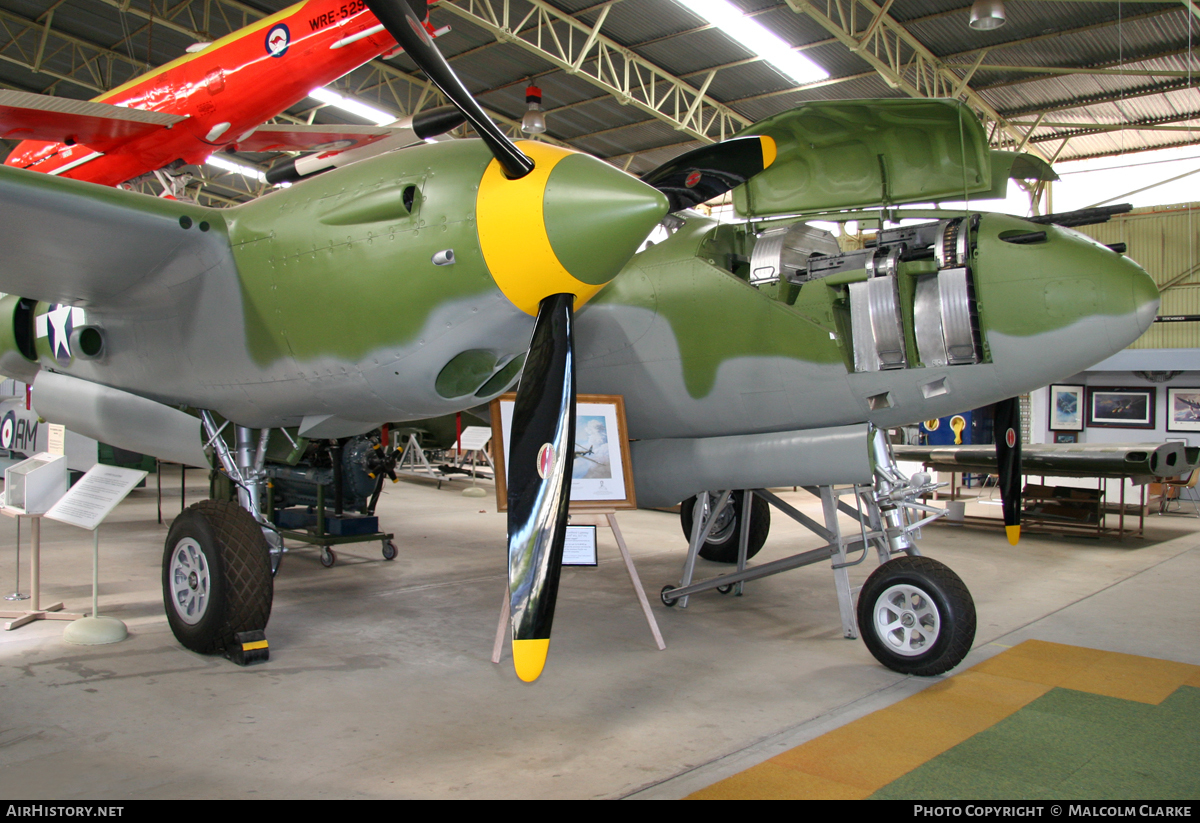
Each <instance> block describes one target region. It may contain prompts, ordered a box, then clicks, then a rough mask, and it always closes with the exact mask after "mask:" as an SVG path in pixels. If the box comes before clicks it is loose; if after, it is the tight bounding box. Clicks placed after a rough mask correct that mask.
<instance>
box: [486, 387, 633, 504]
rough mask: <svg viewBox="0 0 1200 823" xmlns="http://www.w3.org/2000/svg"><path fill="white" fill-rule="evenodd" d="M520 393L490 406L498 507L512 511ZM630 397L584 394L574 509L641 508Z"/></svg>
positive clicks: (578, 417)
mask: <svg viewBox="0 0 1200 823" xmlns="http://www.w3.org/2000/svg"><path fill="white" fill-rule="evenodd" d="M516 397H517V396H516V394H514V393H512V392H509V393H508V394H503V395H501V396H500V397H497V398H496V399H495V400H493V401H492V403H491V412H492V443H493V444H494V448H495V449H496V454H495V455H494V459H495V461H496V506H497V508H498V510H499V511H507V510H508V484H507V482H506V478H507V476H508V471H507V469H508V462H507V457H506V455H507V454H508V451H509V436H510V433H511V432H512V416H513V404H514V402H515V400H516ZM636 508H637V500H636V498H635V497H634V491H633V464H632V463H631V462H630V459H629V432H628V429H627V428H626V425H625V398H624V397H622V396H621V395H619V394H581V395H579V396H578V397H577V398H576V404H575V461H574V465H573V468H572V470H571V511H581V510H587V509H636Z"/></svg>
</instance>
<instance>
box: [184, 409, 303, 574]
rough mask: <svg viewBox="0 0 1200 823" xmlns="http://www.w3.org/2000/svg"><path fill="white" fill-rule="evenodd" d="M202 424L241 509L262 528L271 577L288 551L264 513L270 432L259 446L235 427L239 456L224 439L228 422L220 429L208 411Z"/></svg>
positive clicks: (250, 432) (260, 439) (244, 430)
mask: <svg viewBox="0 0 1200 823" xmlns="http://www.w3.org/2000/svg"><path fill="white" fill-rule="evenodd" d="M200 420H201V422H202V423H203V425H204V436H205V437H206V438H207V442H206V443H205V445H207V446H212V448H213V452H214V453H215V454H216V456H217V461H218V462H219V463H220V464H221V470H222V471H223V472H225V474H226V476H228V477H229V479H230V480H231V481H232V482H233V484H234V485H235V486H236V487H237V496H238V505H240V506H241V507H242V508H243V509H245V510H246V511H248V512H250V516H251V517H253V518H254V519H255V520H256V521H257V522H258V525H259V526H260V527H261V528H262V532H263V537H264V538H265V539H266V541H267V546H268V548H269V549H270V552H271V573H272V574H274V573H275V571H276V570H278V568H279V562H280V560H282V558H283V553H284V552H285V551H286V549H285V548H284V545H283V538H282V537H281V536H280V534H279V530H278V529H277V528H275V525H274V524H273V523H272V522H271V521H270V518H268V517H267V512H266V509H265V503H266V498H267V495H266V490H267V473H266V471H265V470H264V468H263V466H264V464H265V463H266V458H267V443H268V442H269V441H270V438H271V430H270V429H260V430H259V435H258V443H257V446H256V444H255V442H254V429H251V428H248V427H246V426H239V425H237V424H236V423H235V424H234V439H235V442H236V443H237V454H236V455H235V454H234V453H233V452H232V451H230V448H229V444H227V443H226V442H225V438H224V437H222V436H221V435H222V432H223V431H224V429H225V427H226V426H228V425H229V421H228V420H227V421H225V422H224V423H222V424H221V425H220V426H218V425H217V422H216V419H215V418H214V417H213V413H212V412H211V411H209V410H208V409H201V410H200Z"/></svg>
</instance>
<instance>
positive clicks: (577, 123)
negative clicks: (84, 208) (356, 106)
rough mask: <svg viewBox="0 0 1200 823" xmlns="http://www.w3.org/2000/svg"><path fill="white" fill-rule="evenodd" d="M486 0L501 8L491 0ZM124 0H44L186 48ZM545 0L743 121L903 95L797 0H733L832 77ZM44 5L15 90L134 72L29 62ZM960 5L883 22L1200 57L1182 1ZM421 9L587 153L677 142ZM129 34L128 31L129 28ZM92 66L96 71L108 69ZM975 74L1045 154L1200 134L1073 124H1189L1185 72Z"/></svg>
mask: <svg viewBox="0 0 1200 823" xmlns="http://www.w3.org/2000/svg"><path fill="white" fill-rule="evenodd" d="M490 1H491V2H493V3H495V4H496V6H497V8H499V6H500V3H501V2H502V0H490ZM129 2H130V6H129V8H130V11H129V12H128V13H125V14H122V12H121V11H120V10H119V9H118V8H115V7H113V6H111V5H109V4H108V3H106V2H101V0H65V2H63V3H61V4H60V5H58V6H56V7H55V16H54V20H53V28H54V31H61V32H64V33H68V34H70V35H72V36H74V37H78V38H80V39H81V40H83V41H87V42H91V43H94V44H96V46H98V47H101V48H104V49H110V50H113V51H116V52H117V53H118V54H123V55H126V56H128V54H129V52H130V50H132V54H133V60H134V61H136V63H137V64H138V66H144V65H146V64H147V63H149V64H150V65H161V64H162V63H165V62H167V61H168V60H170V59H173V58H175V57H177V56H179V55H180V54H182V53H183V49H184V48H185V47H186V46H187V45H188V44H190V43H191V42H192V39H191V38H189V37H188V36H187V35H186V34H184V33H181V32H177V31H174V30H172V29H171V27H169V26H167V25H165V24H163V23H161V22H160V23H159V24H157V25H153V26H150V25H148V24H147V21H146V20H145V18H144V16H139V15H138V14H136V13H135V10H137V9H145V8H147V3H148V0H129ZM250 2H251V6H250V7H256V8H260V9H261V10H262V11H263V12H264V13H269V12H272V11H277V10H279V9H282V8H283V7H284V6H286V5H287V3H288V0H250ZM442 2H443V3H450V2H454V3H457V4H459V5H460V7H464V8H465V7H466V6H467V4H468V0H442ZM475 2H477V3H480V2H484V0H475ZM546 2H548V3H549V5H551V6H552V7H554V8H557V9H559V10H561V11H563V12H564V13H567V14H576V15H578V19H579V20H580V21H582V22H583V23H584V24H585V25H588V26H590V25H591V24H592V23H594V22H595V21H596V20H597V19H598V18H599V15H600V14H601V13H602V10H603V9H605V8H608V9H609V11H608V13H607V16H606V19H605V22H604V27H603V31H602V32H601V33H602V35H603V36H604V37H605V38H607V39H608V40H609V41H612V42H615V43H616V44H617V45H619V46H620V47H622V48H624V49H628V50H629V51H631V52H632V53H634V54H637V55H639V56H640V57H641V58H643V59H645V60H647V61H649V62H650V63H652V64H654V65H656V66H658V67H659V68H660V69H661V70H662V71H663V72H665V73H666V74H668V75H672V76H675V77H679V78H680V79H681V80H683V82H685V83H687V84H689V85H691V86H692V87H699V86H700V85H701V84H703V83H704V80H705V78H706V76H707V74H708V73H709V72H710V71H712V70H714V69H717V73H716V75H715V76H714V78H713V80H712V82H711V84H710V85H709V86H708V90H707V94H708V96H709V98H710V99H712V100H715V101H718V102H720V103H723V104H726V105H728V106H729V107H730V108H732V109H733V110H734V111H736V112H737V113H738V114H739V115H741V116H742V117H744V118H746V119H747V120H750V121H754V120H758V119H762V118H764V117H769V116H771V115H774V114H777V113H779V112H781V111H784V110H786V109H788V108H790V107H794V106H796V105H800V104H801V103H803V102H805V101H808V100H829V99H851V98H858V97H895V96H898V95H900V94H901V92H899V91H897V90H896V89H895V88H893V87H891V86H889V85H888V84H887V83H886V82H885V81H884V80H883V79H882V78H881V77H880V76H879V75H877V74H876V73H874V72H873V70H872V69H871V68H870V65H869V64H868V63H867V62H866V61H865V60H864V59H863V57H862V56H861V55H859V54H857V53H855V52H854V51H853V50H851V49H848V48H847V47H846V46H845V45H843V44H842V43H841V42H838V41H837V40H836V39H835V38H834V37H833V35H832V34H831V33H830V32H828V31H827V30H826V29H824V28H823V27H822V26H821V25H819V23H818V22H817V21H816V19H814V18H813V17H810V16H808V15H805V14H797V13H795V12H793V11H792V10H791V8H790V7H789V6H788V5H787V4H786V3H784V2H781V0H733V2H734V3H735V5H737V6H738V7H740V8H741V9H743V10H745V11H748V12H751V13H752V14H753V15H754V19H755V20H757V21H758V22H759V23H761V24H762V25H763V26H765V27H767V28H768V29H769V30H771V31H774V32H775V33H776V34H777V35H778V36H779V37H781V38H782V39H783V40H784V41H785V42H787V43H789V44H790V45H792V46H793V47H795V48H800V49H802V52H803V54H805V56H807V57H808V58H810V59H812V60H813V61H814V62H816V63H817V64H818V65H820V66H822V67H824V68H825V69H826V70H827V71H829V72H830V74H831V75H832V76H831V78H830V80H829V81H827V82H825V83H823V84H819V85H814V86H806V87H802V88H799V89H797V88H795V86H794V85H793V84H792V82H791V81H789V80H787V79H786V78H784V76H783V75H781V74H780V73H779V72H778V71H776V70H775V69H773V68H771V67H770V66H768V65H767V64H765V63H763V62H762V61H760V60H755V59H754V58H753V56H752V55H751V54H750V53H749V52H748V51H747V50H746V49H745V48H744V47H742V46H740V45H738V44H737V43H735V42H734V41H732V40H731V39H730V38H729V37H727V36H726V35H725V34H723V33H722V32H720V31H718V30H715V29H713V28H711V27H707V26H706V25H705V24H704V23H703V21H702V20H700V19H699V18H698V17H696V15H694V14H693V13H691V12H689V11H687V10H686V9H684V8H683V7H682V6H681V5H680V4H679V3H677V2H675V0H615V2H612V3H608V4H606V3H604V2H597V0H546ZM192 3H193V5H192V6H190V7H189V6H186V5H184V4H183V3H173V4H172V5H171V7H170V8H171V14H172V15H173V20H174V21H175V23H177V24H180V25H183V26H185V27H186V26H189V25H201V24H202V21H203V20H205V19H208V21H209V26H210V29H211V31H210V34H211V35H212V36H213V37H218V36H220V35H222V34H225V33H227V31H228V30H229V29H230V28H232V27H237V26H240V25H242V24H243V23H244V22H245V21H248V20H250V19H252V17H246V16H245V15H243V14H242V13H241V12H238V11H235V10H232V9H231V8H230V7H225V6H221V5H220V2H219V0H210V5H209V7H208V13H209V17H208V18H205V16H204V15H205V7H204V0H192ZM46 8H47V3H46V0H0V11H3V12H7V13H10V14H11V15H15V16H16V18H18V19H24V20H26V21H29V22H28V23H26V24H21V23H19V22H13V21H12V20H11V19H9V20H6V21H3V26H0V57H6V58H8V59H0V86H7V87H14V88H18V89H22V90H26V91H45V90H48V89H52V90H53V92H54V93H56V94H60V95H64V96H68V97H82V98H86V97H91V96H93V94H94V92H92V91H90V90H89V89H88V88H87V87H86V85H84V84H74V83H72V82H71V80H70V79H69V78H70V77H71V76H72V75H73V74H78V75H79V76H81V79H84V80H86V82H87V83H94V84H98V85H100V86H102V87H112V86H115V85H117V84H119V83H121V82H123V81H125V80H127V79H129V77H130V76H132V75H133V74H134V72H135V71H136V70H137V69H135V68H134V67H133V66H131V65H130V64H129V62H128V61H121V60H118V61H117V62H116V63H115V64H114V67H113V69H112V71H111V74H106V75H103V76H101V77H99V78H97V77H96V76H94V75H92V74H91V73H90V71H89V69H87V68H86V67H83V63H82V62H81V60H80V58H79V56H78V55H74V54H72V53H71V50H69V49H62V48H58V49H55V48H50V49H48V50H47V51H46V52H45V53H44V54H43V58H42V63H41V65H40V67H39V68H40V70H39V72H34V71H32V70H31V68H30V66H29V65H28V64H29V63H30V62H31V61H32V55H33V54H35V53H36V51H37V45H38V40H39V38H40V32H41V21H40V20H39V18H40V16H41V15H43V13H44V12H45V11H46ZM530 8H531V5H530V0H511V16H510V20H511V21H512V23H513V24H514V25H515V24H516V22H517V21H519V20H521V19H522V18H524V17H525V15H526V13H527V12H528V11H529V9H530ZM820 8H822V9H825V8H828V9H830V13H831V14H833V15H835V16H836V14H837V12H836V10H835V8H840V9H842V10H853V11H854V15H855V17H854V19H855V31H856V32H858V33H861V32H862V31H863V30H864V29H865V27H866V26H867V25H868V24H869V22H870V19H871V13H870V10H868V9H866V8H865V7H862V6H856V5H855V0H840V5H838V6H836V7H834V6H826V5H825V4H820ZM875 8H878V6H876V7H875ZM969 8H970V0H895V2H894V3H893V4H892V5H891V6H890V7H889V10H888V13H889V16H890V17H891V18H892V19H893V20H894V21H897V22H898V23H900V24H903V25H904V26H906V27H907V29H908V31H909V32H910V33H911V34H912V36H913V37H915V38H916V39H917V40H918V41H919V42H920V43H921V44H922V45H923V46H924V47H925V48H926V49H928V51H929V52H931V53H932V54H934V55H939V56H941V57H942V58H943V59H945V60H946V61H947V62H948V64H949V65H950V66H951V67H952V69H953V70H954V71H956V72H959V73H962V72H965V71H967V70H968V68H969V67H970V66H971V65H973V64H974V62H975V60H976V58H977V57H978V56H979V50H980V49H983V48H986V49H988V52H987V54H986V55H985V57H984V62H985V63H987V64H989V65H996V66H1003V65H1008V66H1048V67H1057V68H1077V67H1116V66H1124V67H1125V68H1126V69H1140V70H1153V71H1188V70H1192V71H1195V72H1196V74H1197V75H1200V59H1198V58H1197V53H1198V48H1200V20H1198V19H1196V18H1195V17H1194V16H1192V15H1191V14H1189V12H1188V10H1187V9H1186V8H1185V7H1183V6H1182V4H1180V3H1178V2H1164V3H1140V2H1127V3H1115V2H1086V1H1081V2H1070V0H1064V1H1063V2H1019V1H1014V2H1009V3H1008V8H1007V23H1006V25H1005V26H1003V27H1002V28H999V29H996V30H993V31H990V32H979V31H974V30H972V29H970V28H969V27H968V26H967V18H968V14H969ZM222 9H225V11H226V14H227V16H228V20H227V21H226V18H225V17H223V16H222V14H221V13H220V12H221V10H222ZM159 13H161V12H159ZM431 19H432V20H433V22H434V24H435V25H439V26H440V25H446V24H449V25H450V26H451V31H450V32H449V33H448V34H446V35H445V36H444V37H442V38H440V39H439V40H438V47H439V48H440V49H442V51H443V53H445V54H447V55H448V56H449V57H450V60H451V64H452V65H453V66H454V68H455V70H456V71H457V72H458V73H459V75H460V76H461V77H462V79H463V82H464V84H465V85H466V86H467V88H468V89H469V90H471V91H472V92H473V93H475V94H477V95H478V96H479V98H480V101H481V102H482V103H483V104H484V105H485V106H486V107H488V108H489V109H491V110H493V111H496V112H497V113H499V114H502V115H504V116H505V117H508V118H511V119H519V118H520V116H521V115H522V113H523V112H524V110H525V102H524V86H525V83H526V81H527V80H528V79H530V78H532V79H533V80H534V82H536V83H537V84H538V85H539V86H541V88H542V89H543V91H544V94H545V105H546V108H547V110H548V116H547V121H548V124H549V132H548V135H549V136H551V137H554V138H557V139H560V140H566V141H569V142H570V143H571V144H572V145H575V146H577V147H579V148H581V149H584V150H586V151H593V152H595V153H597V154H599V155H601V156H604V157H624V156H627V155H629V154H630V153H636V152H647V155H646V156H647V157H658V156H659V155H661V154H664V153H669V152H672V151H674V152H678V151H682V150H683V146H684V144H685V143H687V141H688V139H689V138H687V136H686V135H685V134H682V133H680V132H679V131H678V130H677V129H676V128H674V126H673V125H672V124H671V123H668V122H664V121H662V120H659V119H656V118H654V117H653V116H652V115H651V114H649V113H648V112H646V111H645V110H643V109H641V108H639V107H637V106H634V105H621V104H620V103H619V102H618V101H616V100H615V99H614V98H613V97H611V96H609V95H608V93H607V92H606V91H605V90H604V89H602V88H600V87H598V86H597V85H596V84H595V83H593V82H591V81H590V80H589V79H588V78H587V77H586V76H584V75H583V74H571V73H569V72H565V71H563V70H561V69H559V68H557V67H556V66H555V65H553V64H552V63H551V62H549V61H548V60H547V59H546V58H545V56H543V55H539V54H536V53H534V52H533V51H530V50H529V49H527V48H525V47H523V46H521V45H519V44H516V43H512V42H498V41H497V39H496V37H495V36H494V35H493V34H492V33H491V32H490V31H488V30H486V29H484V28H482V27H480V26H478V25H475V24H473V23H471V22H470V21H468V20H466V19H463V18H462V17H460V16H459V15H457V14H454V13H451V12H449V11H448V10H446V9H439V8H438V6H437V5H434V6H433V7H432V16H431ZM528 25H529V24H528V23H527V26H528ZM558 26H559V28H558V31H560V32H564V33H565V31H566V27H565V24H561V23H560V24H558ZM130 33H132V34H133V36H132V38H131V40H130V41H129V42H126V41H125V38H126V36H127V34H130ZM521 34H522V36H526V37H532V36H534V34H535V33H534V32H532V31H530V30H528V29H526V31H524V32H522V33H521ZM543 34H545V32H543ZM14 36H16V39H15V40H14V39H13V38H14ZM572 37H573V38H575V43H576V44H578V43H579V42H582V39H583V38H585V37H586V34H585V33H581V32H580V31H578V30H576V31H575V33H574V34H573V35H572ZM909 56H910V55H909V54H908V53H907V51H906V52H904V54H903V55H902V57H903V59H904V60H908V58H909ZM618 62H619V61H618ZM387 63H388V64H389V65H391V66H394V67H395V68H397V69H399V70H400V71H403V72H406V73H408V74H411V75H415V76H419V74H418V72H417V70H416V68H415V66H414V65H413V63H412V62H411V60H409V59H408V58H407V57H405V56H403V55H401V56H399V57H396V58H393V59H391V60H390V61H387ZM93 65H94V66H98V65H101V63H95V64H93ZM589 65H590V64H589ZM617 68H618V69H619V68H620V67H619V66H618V67H617ZM104 70H105V71H108V69H107V68H105V69H104ZM585 73H586V69H585ZM370 76H372V72H371V70H368V69H362V70H359V71H358V72H355V73H352V74H351V75H350V76H349V77H347V78H345V79H344V80H343V81H341V82H339V84H338V85H339V87H341V88H345V89H355V88H359V87H360V86H362V85H363V84H364V81H365V79H366V78H368V77H370ZM392 84H393V88H392V89H387V88H382V89H377V90H375V91H367V92H364V95H365V96H367V97H375V98H377V99H380V100H382V101H383V102H384V103H386V102H387V101H388V100H389V99H391V98H390V95H391V94H392V93H393V91H394V92H395V93H396V94H398V95H399V97H400V99H401V100H415V99H416V97H417V96H419V94H420V91H419V89H416V90H414V89H415V87H409V86H408V84H406V83H405V82H404V81H403V80H401V79H398V78H393V79H392ZM971 87H972V88H973V89H974V90H975V91H976V92H977V93H978V94H979V96H980V98H981V99H983V100H984V101H986V102H987V103H988V105H990V106H991V107H993V108H994V109H995V110H997V111H999V112H1000V113H1001V115H1003V116H1011V117H1014V118H1016V119H1017V120H1019V121H1022V122H1026V123H1028V122H1032V120H1033V119H1035V118H1036V116H1037V113H1038V112H1040V111H1044V110H1049V113H1048V114H1046V115H1045V117H1044V118H1043V121H1044V123H1046V124H1052V123H1058V124H1067V126H1054V125H1041V126H1039V128H1038V129H1037V130H1036V132H1035V135H1034V141H1033V142H1032V143H1031V146H1033V147H1034V148H1044V149H1045V151H1046V153H1047V154H1052V153H1053V152H1055V151H1059V146H1060V144H1061V143H1062V140H1063V138H1064V137H1066V136H1071V139H1070V140H1069V142H1068V143H1067V144H1066V146H1065V147H1064V148H1062V149H1061V157H1063V158H1073V157H1081V156H1092V155H1098V154H1108V153H1115V152H1129V151H1136V150H1140V149H1144V148H1150V147H1156V146H1160V145H1175V144H1180V143H1187V142H1197V141H1200V134H1198V133H1197V132H1195V131H1192V130H1183V131H1180V130H1171V131H1161V130H1160V131H1149V130H1125V131H1119V132H1098V133H1097V132H1093V133H1084V132H1083V130H1085V129H1086V127H1087V126H1089V125H1090V126H1095V125H1113V124H1121V123H1131V122H1148V123H1178V124H1180V125H1187V124H1189V123H1190V124H1194V123H1193V122H1191V121H1188V120H1181V119H1180V118H1186V117H1189V116H1192V115H1195V114H1200V96H1198V95H1197V94H1196V90H1195V83H1194V81H1192V80H1190V79H1189V78H1187V77H1183V78H1178V77H1163V76H1157V77H1153V76H1151V77H1147V76H1134V75H1115V74H1102V75H1085V74H1070V75H1045V74H1037V73H1033V72H1028V71H1015V70H1005V69H980V70H979V71H977V72H976V73H975V74H974V76H973V77H972V78H971ZM311 107H312V104H311V102H304V103H301V104H300V105H299V106H297V107H296V108H294V109H293V113H294V114H297V115H305V114H307V112H308V111H309V110H310V109H311ZM672 113H673V112H672ZM342 117H343V116H342V115H337V114H333V113H331V112H328V111H323V112H322V113H321V114H320V115H319V116H318V120H319V121H320V122H330V121H331V119H332V121H337V120H339V119H342ZM347 117H348V116H347ZM348 119H350V120H353V118H348ZM634 165H635V167H640V166H641V165H643V163H642V158H641V157H638V158H637V159H636V160H635V164H634ZM651 165H654V164H651Z"/></svg>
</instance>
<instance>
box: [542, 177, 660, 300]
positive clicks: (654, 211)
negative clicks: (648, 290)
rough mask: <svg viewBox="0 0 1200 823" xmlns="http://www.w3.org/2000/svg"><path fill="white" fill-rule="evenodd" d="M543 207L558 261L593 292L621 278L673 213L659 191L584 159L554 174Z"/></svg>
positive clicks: (548, 234)
mask: <svg viewBox="0 0 1200 823" xmlns="http://www.w3.org/2000/svg"><path fill="white" fill-rule="evenodd" d="M543 207H544V209H545V215H546V234H547V236H549V238H550V245H551V247H552V248H553V249H554V253H555V255H556V256H557V257H558V259H559V260H560V261H562V264H563V266H564V267H565V268H566V270H567V271H568V272H570V273H571V275H572V276H573V277H575V278H576V279H577V280H581V281H583V282H584V283H587V284H589V285H593V286H602V285H604V284H605V283H607V282H608V281H609V280H612V279H613V277H615V276H616V275H617V272H619V271H620V270H621V268H622V267H623V266H624V265H625V264H626V263H627V262H628V261H629V258H630V257H632V256H633V253H634V252H635V251H637V248H638V246H639V245H641V243H642V241H643V240H645V239H646V236H647V235H648V234H649V233H650V231H651V229H653V228H654V226H655V225H656V224H657V223H658V221H660V220H662V218H663V216H664V215H665V214H666V213H667V208H668V206H667V198H666V197H665V196H664V195H663V194H662V193H661V192H659V191H658V190H657V189H653V188H651V187H650V186H647V185H646V184H645V183H643V182H642V181H640V180H638V179H637V178H635V177H630V176H629V175H628V174H625V173H624V172H622V171H620V170H619V169H616V168H613V167H612V166H610V165H608V164H607V163H604V162H602V161H600V160H597V159H596V158H594V157H588V156H587V155H582V154H576V155H572V156H570V157H567V158H566V159H564V160H563V161H562V162H560V163H559V164H558V165H556V166H555V167H554V170H553V171H551V172H550V179H549V181H548V182H547V185H546V194H545V198H544V201H543Z"/></svg>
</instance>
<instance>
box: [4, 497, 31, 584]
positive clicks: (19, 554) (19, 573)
mask: <svg viewBox="0 0 1200 823" xmlns="http://www.w3.org/2000/svg"><path fill="white" fill-rule="evenodd" d="M4 599H5V600H8V601H10V602H12V601H14V600H28V599H29V595H27V594H21V520H20V518H18V519H17V582H16V585H15V586H14V587H13V592H12V594H6V595H4Z"/></svg>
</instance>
